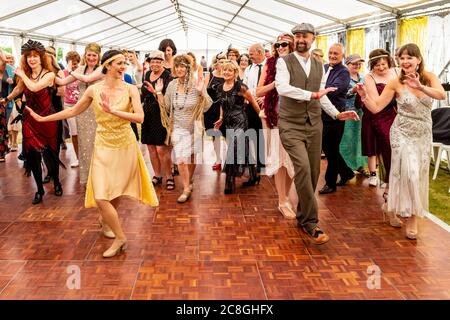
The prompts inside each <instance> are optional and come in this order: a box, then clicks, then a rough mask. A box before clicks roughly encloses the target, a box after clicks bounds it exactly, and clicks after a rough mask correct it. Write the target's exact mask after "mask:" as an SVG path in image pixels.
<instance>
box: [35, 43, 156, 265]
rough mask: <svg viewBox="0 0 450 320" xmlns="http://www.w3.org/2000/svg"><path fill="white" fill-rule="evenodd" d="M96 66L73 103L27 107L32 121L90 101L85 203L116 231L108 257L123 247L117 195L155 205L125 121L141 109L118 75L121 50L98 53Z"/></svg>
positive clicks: (68, 113)
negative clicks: (91, 81) (50, 109)
mask: <svg viewBox="0 0 450 320" xmlns="http://www.w3.org/2000/svg"><path fill="white" fill-rule="evenodd" d="M102 67H103V73H104V74H106V76H105V78H104V80H103V81H101V82H99V83H97V84H95V85H92V86H90V87H89V88H88V89H87V90H86V92H85V94H84V95H83V96H82V98H81V99H80V100H79V101H78V102H77V104H76V105H75V106H74V107H73V108H70V109H66V110H64V111H61V112H58V113H55V114H53V115H51V116H47V117H41V116H39V115H37V114H36V113H34V112H33V111H32V110H31V109H27V110H28V111H29V112H30V114H31V116H32V117H33V118H34V119H36V120H37V121H39V122H47V121H56V120H62V119H66V118H70V117H73V116H76V115H78V114H80V113H82V112H83V111H85V110H86V109H87V108H88V107H89V106H90V105H91V103H92V107H93V109H94V113H95V120H96V122H97V130H96V135H95V143H94V152H93V155H92V160H91V166H90V170H89V177H88V182H87V186H86V198H85V207H86V208H92V207H98V208H99V209H100V212H101V215H102V218H103V221H104V223H106V224H107V225H108V226H109V227H110V228H111V229H112V231H113V232H114V234H115V236H116V238H115V240H114V242H113V244H112V246H111V247H110V248H109V249H108V250H106V251H105V252H104V253H103V257H105V258H109V257H113V256H115V255H116V254H118V253H120V252H121V251H124V250H125V249H126V247H127V239H126V236H125V233H124V232H123V230H122V227H121V225H120V222H119V216H118V213H117V207H118V206H119V199H120V197H121V196H128V197H133V198H136V199H138V200H140V201H141V202H143V203H145V204H148V205H150V206H157V205H158V198H157V196H156V193H155V190H154V188H153V184H152V182H151V180H150V176H149V173H148V171H147V167H146V165H145V162H144V159H143V157H142V154H141V151H140V149H139V146H138V143H137V141H136V138H135V136H134V133H133V130H132V129H131V126H130V122H138V123H142V122H143V121H144V112H143V110H142V106H141V102H140V96H139V92H138V89H137V88H136V87H135V86H132V85H129V84H126V83H125V82H124V81H123V76H124V73H125V72H126V68H127V66H126V60H125V57H124V55H123V54H122V53H121V51H118V50H110V51H108V52H106V53H105V54H104V55H103V58H102Z"/></svg>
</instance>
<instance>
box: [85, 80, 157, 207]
mask: <svg viewBox="0 0 450 320" xmlns="http://www.w3.org/2000/svg"><path fill="white" fill-rule="evenodd" d="M124 85H126V86H127V90H126V94H124V95H123V96H122V97H121V98H120V99H119V101H117V102H116V103H114V104H113V105H112V108H113V109H115V110H119V111H124V112H132V105H131V95H130V85H129V84H124ZM102 86H103V82H100V83H97V84H95V85H94V86H93V90H94V97H93V101H92V105H91V107H92V108H93V109H94V113H95V120H96V122H97V130H96V134H95V142H94V152H93V154H92V159H91V166H90V170H89V177H88V182H87V186H86V198H85V201H84V206H85V207H86V208H92V207H97V204H96V202H95V200H96V199H97V200H108V201H109V200H113V199H115V198H117V197H120V196H128V197H132V198H135V199H137V200H140V201H141V202H143V203H145V204H148V205H150V206H157V205H158V204H159V203H158V197H157V195H156V193H155V189H154V188H153V184H152V182H151V180H150V176H149V173H148V170H147V167H146V165H145V162H144V158H143V157H142V154H141V151H140V149H139V145H138V143H137V141H136V137H135V135H134V133H133V130H132V129H131V126H130V122H129V121H126V120H123V119H121V118H119V117H116V116H114V115H111V114H109V113H106V112H104V111H103V109H102V108H101V106H100V104H99V102H100V101H101V98H100V92H101V88H102Z"/></svg>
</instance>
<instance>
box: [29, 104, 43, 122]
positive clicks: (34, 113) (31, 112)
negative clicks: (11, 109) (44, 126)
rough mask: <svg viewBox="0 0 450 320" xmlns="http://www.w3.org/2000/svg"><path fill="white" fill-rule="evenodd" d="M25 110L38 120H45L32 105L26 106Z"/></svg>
mask: <svg viewBox="0 0 450 320" xmlns="http://www.w3.org/2000/svg"><path fill="white" fill-rule="evenodd" d="M25 111H26V112H28V113H29V115H30V116H31V117H32V118H33V119H34V120H36V121H37V122H43V120H44V117H41V116H40V115H38V114H37V113H36V112H34V111H33V110H32V109H31V108H30V107H25Z"/></svg>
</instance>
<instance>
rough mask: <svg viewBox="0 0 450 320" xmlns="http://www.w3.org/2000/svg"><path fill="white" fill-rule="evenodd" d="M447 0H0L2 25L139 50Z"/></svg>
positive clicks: (261, 38)
mask: <svg viewBox="0 0 450 320" xmlns="http://www.w3.org/2000/svg"><path fill="white" fill-rule="evenodd" d="M448 5H449V1H438V0H434V1H432V0H422V1H418V0H339V1H330V0H314V1H311V0H208V1H200V0H14V1H4V2H2V11H1V13H0V33H1V34H15V35H18V34H20V35H24V36H26V37H33V36H34V37H39V36H45V37H48V38H50V39H55V40H57V41H62V42H68V43H71V42H72V43H77V44H78V43H80V44H84V43H88V42H99V43H100V44H102V45H105V46H109V47H129V48H135V49H141V50H149V49H153V48H154V47H155V45H154V43H155V42H159V41H160V40H161V39H162V38H165V37H173V36H174V33H176V34H177V35H178V36H179V37H180V36H184V37H185V38H186V41H185V43H186V46H188V44H190V46H195V45H198V46H201V44H198V43H196V41H195V40H196V38H198V34H199V33H202V34H207V35H208V37H207V39H208V38H216V39H220V40H221V41H226V42H228V43H233V44H236V45H239V46H241V47H242V46H248V45H249V44H250V43H254V42H270V41H273V39H274V38H275V37H276V36H277V35H278V34H279V33H281V32H284V31H289V30H291V28H292V27H293V26H294V25H295V24H297V23H298V22H300V20H301V21H302V22H309V23H311V24H313V25H314V26H316V27H317V28H318V30H322V31H325V30H327V29H328V30H330V29H332V28H335V29H338V28H342V29H344V28H348V27H351V26H352V23H353V22H355V21H357V20H361V19H363V21H364V19H367V20H368V19H371V18H374V17H381V16H383V17H388V18H389V17H391V18H396V17H399V16H401V15H402V14H404V13H407V12H409V11H410V10H413V9H414V8H420V9H423V8H429V7H433V6H436V8H439V6H446V7H449V6H448ZM186 30H187V33H186ZM186 36H187V37H186ZM202 39H204V37H203V38H202ZM197 42H198V41H197ZM204 46H206V45H205V44H203V47H204ZM181 47H183V45H181Z"/></svg>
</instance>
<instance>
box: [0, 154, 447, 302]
mask: <svg viewBox="0 0 450 320" xmlns="http://www.w3.org/2000/svg"><path fill="white" fill-rule="evenodd" d="M70 158H71V153H70V151H69V152H63V153H62V159H63V161H65V162H66V163H69V159H70ZM323 164H325V163H323ZM3 165H4V168H5V169H6V170H0V186H1V188H2V193H1V195H0V299H130V298H131V299H450V283H449V281H450V273H449V271H448V270H450V256H449V252H450V233H448V232H447V231H445V230H443V229H441V228H440V227H439V226H437V225H436V224H434V223H432V222H431V221H429V220H421V221H420V222H419V230H420V234H419V237H418V239H417V241H410V240H407V239H406V238H405V235H404V228H403V229H394V228H392V227H390V226H389V225H388V224H386V223H383V222H382V216H381V211H380V205H381V204H382V201H383V200H382V198H381V194H382V190H381V189H379V188H369V187H368V185H367V180H365V179H364V178H362V177H357V178H356V179H354V180H352V181H351V182H350V183H349V184H348V185H347V186H345V187H341V188H339V189H338V192H336V193H334V194H330V195H325V196H317V199H318V205H319V218H320V226H321V227H322V228H323V229H324V230H325V231H326V232H327V233H328V234H329V235H330V238H331V240H330V241H329V242H328V243H327V244H325V245H322V246H316V245H314V244H313V243H311V241H310V239H309V238H308V237H307V236H306V235H305V234H304V233H303V232H302V231H301V230H300V229H298V228H297V226H296V221H295V220H286V219H284V218H283V217H282V215H281V214H280V212H278V210H277V205H278V199H277V196H276V194H275V189H274V183H273V181H272V180H270V179H269V178H267V177H263V179H262V181H261V184H260V185H258V186H255V187H247V188H244V187H242V182H243V181H245V180H246V178H245V177H243V178H241V179H238V180H237V186H238V188H237V192H236V194H233V195H224V194H223V188H224V175H223V174H220V173H218V172H214V171H212V170H211V166H210V165H203V166H199V167H198V168H197V171H196V174H195V180H194V192H193V193H192V197H191V199H190V200H189V201H188V202H187V203H185V204H178V203H177V202H176V199H177V198H178V196H179V194H180V192H181V182H180V179H179V177H177V178H176V184H177V188H176V190H175V191H166V190H165V188H164V186H158V187H157V190H156V191H157V194H158V196H159V199H160V206H159V207H157V208H151V207H148V206H144V205H142V204H139V203H137V202H136V201H133V200H130V199H123V200H122V201H121V205H120V207H119V216H120V219H121V222H122V226H123V228H124V231H125V233H126V235H127V237H128V240H129V247H128V250H127V251H126V252H125V253H123V254H121V255H119V256H116V257H114V258H112V259H103V257H102V253H103V251H104V250H106V249H107V248H108V247H109V246H110V245H111V243H112V240H110V239H106V238H104V237H103V236H102V235H101V233H100V229H99V226H98V222H97V219H98V217H99V212H98V211H97V210H96V209H85V208H83V202H84V189H83V187H82V186H80V185H79V184H78V181H77V179H78V169H72V168H67V169H66V170H62V171H61V181H62V183H63V187H64V195H63V196H62V197H55V196H54V195H53V194H52V186H51V185H46V190H47V193H46V195H45V196H44V201H43V203H41V204H39V205H36V206H33V205H31V199H32V197H33V195H34V192H35V187H34V184H33V179H32V178H27V177H25V176H23V168H22V167H21V165H22V163H21V162H20V161H18V160H16V159H14V157H11V154H10V155H8V156H7V161H6V163H4V164H3ZM323 168H324V167H323ZM322 184H323V179H322V178H321V180H320V181H319V187H321V186H322ZM74 265H75V266H78V267H79V268H80V271H81V288H80V289H79V290H70V289H68V288H67V285H66V282H67V279H68V277H69V276H70V274H68V273H67V267H69V266H74ZM370 267H375V268H379V270H380V271H381V275H380V278H379V280H380V284H381V287H380V288H378V289H377V288H369V287H368V285H367V281H368V279H372V278H373V277H372V276H373V275H372V274H371V273H370V272H369V269H368V268H370Z"/></svg>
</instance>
